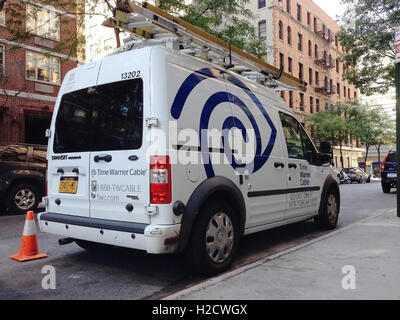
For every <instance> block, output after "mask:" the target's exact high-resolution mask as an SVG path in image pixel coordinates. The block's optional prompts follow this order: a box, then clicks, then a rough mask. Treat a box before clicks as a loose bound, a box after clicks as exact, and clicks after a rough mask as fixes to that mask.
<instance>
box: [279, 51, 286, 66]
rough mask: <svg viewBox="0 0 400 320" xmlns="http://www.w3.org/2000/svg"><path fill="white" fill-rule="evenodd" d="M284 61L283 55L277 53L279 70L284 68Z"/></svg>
mask: <svg viewBox="0 0 400 320" xmlns="http://www.w3.org/2000/svg"><path fill="white" fill-rule="evenodd" d="M284 59H285V56H284V55H283V53H279V67H280V68H284V66H285V65H284Z"/></svg>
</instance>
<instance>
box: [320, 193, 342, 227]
mask: <svg viewBox="0 0 400 320" xmlns="http://www.w3.org/2000/svg"><path fill="white" fill-rule="evenodd" d="M333 198H334V203H333V201H332V200H333ZM321 201H323V202H322V206H321V209H320V212H319V213H318V215H317V216H316V217H315V218H314V221H315V223H316V224H317V226H318V227H320V228H322V229H326V230H332V229H335V228H336V225H337V222H338V218H339V210H340V208H339V207H340V201H339V194H338V192H337V191H336V190H335V189H333V188H332V189H330V190H329V191H328V192H327V194H326V195H325V198H324V199H321Z"/></svg>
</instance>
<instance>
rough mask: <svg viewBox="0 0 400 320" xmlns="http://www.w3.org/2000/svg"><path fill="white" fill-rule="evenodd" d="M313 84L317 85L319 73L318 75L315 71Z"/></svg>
mask: <svg viewBox="0 0 400 320" xmlns="http://www.w3.org/2000/svg"><path fill="white" fill-rule="evenodd" d="M315 84H316V85H317V86H318V85H319V73H318V71H315Z"/></svg>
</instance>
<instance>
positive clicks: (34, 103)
mask: <svg viewBox="0 0 400 320" xmlns="http://www.w3.org/2000/svg"><path fill="white" fill-rule="evenodd" d="M16 2H19V4H20V5H22V7H20V8H22V9H20V10H22V11H21V12H19V13H20V14H21V17H23V19H22V20H21V21H20V22H21V28H23V30H25V31H27V32H28V34H29V37H26V38H25V37H24V38H23V40H18V39H16V38H15V37H14V35H13V33H12V32H10V29H11V28H14V26H15V25H14V23H13V22H12V21H13V19H15V18H14V17H13V16H12V15H11V9H10V6H11V5H12V3H16ZM74 35H76V17H75V15H73V14H70V13H67V12H65V11H64V9H63V8H54V7H52V6H48V5H44V4H43V3H40V2H39V1H33V0H20V1H18V0H10V1H7V4H6V6H5V7H4V8H3V9H2V10H1V11H0V143H1V142H25V143H39V144H43V143H47V139H46V138H45V130H46V129H47V128H49V127H50V120H51V115H52V112H53V109H54V104H55V101H56V97H57V94H58V91H59V88H60V85H61V82H62V79H63V77H64V76H65V74H66V73H67V72H68V71H69V70H70V69H72V68H75V67H76V66H77V63H78V60H77V58H76V53H75V52H71V50H70V48H67V49H65V50H64V51H61V52H60V51H59V50H54V49H55V48H57V46H58V45H59V44H60V43H61V42H63V41H65V40H66V39H68V38H70V37H73V36H74Z"/></svg>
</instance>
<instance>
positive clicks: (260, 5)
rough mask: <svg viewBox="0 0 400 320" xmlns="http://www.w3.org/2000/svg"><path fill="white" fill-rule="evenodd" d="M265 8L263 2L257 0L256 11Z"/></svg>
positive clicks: (262, 0) (263, 0)
mask: <svg viewBox="0 0 400 320" xmlns="http://www.w3.org/2000/svg"><path fill="white" fill-rule="evenodd" d="M264 7H265V0H258V9H261V8H264Z"/></svg>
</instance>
